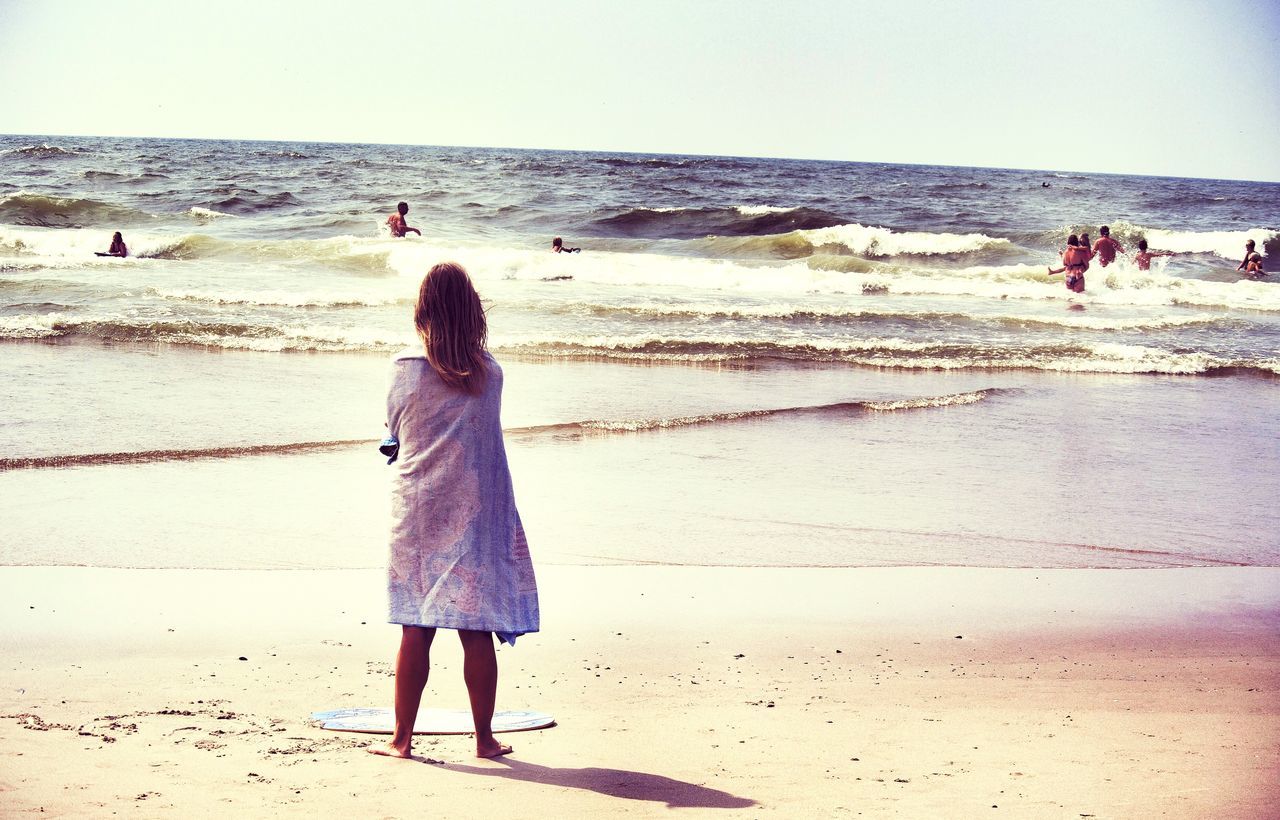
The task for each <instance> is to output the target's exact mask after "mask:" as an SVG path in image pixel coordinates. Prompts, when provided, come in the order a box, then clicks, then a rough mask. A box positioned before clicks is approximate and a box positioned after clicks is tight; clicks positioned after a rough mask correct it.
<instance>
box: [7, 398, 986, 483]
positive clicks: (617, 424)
mask: <svg viewBox="0 0 1280 820" xmlns="http://www.w3.org/2000/svg"><path fill="white" fill-rule="evenodd" d="M1000 392H1005V391H1004V390H1003V389H1002V388H987V389H983V390H972V391H969V392H965V393H952V394H948V395H944V396H923V397H918V398H905V399H897V400H891V401H883V400H881V401H847V402H835V403H833V404H817V405H806V406H801V407H782V408H777V409H759V410H741V411H734V412H726V413H706V414H703V415H696V416H676V417H668V418H642V419H587V420H584V421H571V422H561V423H554V424H538V425H530V426H527V427H509V428H506V429H505V430H504V432H505V433H506V434H507V435H508V436H510V437H513V438H525V439H527V438H538V437H542V436H552V437H555V438H564V437H566V436H572V437H582V436H588V435H608V434H611V433H644V432H650V431H655V430H673V429H677V428H681V427H695V426H703V425H710V424H723V423H729V422H737V421H750V420H755V419H765V418H772V417H778V416H798V415H842V416H849V415H856V414H860V413H892V412H897V411H902V410H927V409H933V408H940V407H953V406H959V405H965V404H974V403H976V402H980V401H982V400H983V399H985V398H987V397H988V396H991V395H994V394H996V393H1000ZM376 441H377V439H367V438H357V439H335V440H331V441H299V442H285V443H279V444H248V445H234V446H228V447H201V448H192V449H173V450H143V451H130V452H119V453H79V454H66V455H51V456H31V457H21V458H0V471H5V470H40V469H50V468H66V467H93V466H99V465H104V464H145V463H149V462H156V461H193V460H196V459H206V458H242V457H245V456H261V455H285V454H290V453H308V452H316V451H320V450H332V449H340V448H348V447H357V446H369V447H370V448H371V449H372V445H373V444H374V443H375V442H376Z"/></svg>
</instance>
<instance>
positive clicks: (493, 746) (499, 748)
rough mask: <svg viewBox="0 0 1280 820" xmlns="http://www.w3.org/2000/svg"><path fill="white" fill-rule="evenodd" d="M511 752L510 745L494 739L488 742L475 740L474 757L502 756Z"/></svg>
mask: <svg viewBox="0 0 1280 820" xmlns="http://www.w3.org/2000/svg"><path fill="white" fill-rule="evenodd" d="M509 754H511V747H510V746H508V745H507V744H505V743H499V742H498V741H496V740H490V741H489V742H488V743H481V742H480V741H476V757H502V756H503V755H509Z"/></svg>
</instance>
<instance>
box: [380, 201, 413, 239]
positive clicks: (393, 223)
mask: <svg viewBox="0 0 1280 820" xmlns="http://www.w3.org/2000/svg"><path fill="white" fill-rule="evenodd" d="M407 213H409V203H408V202H401V203H400V204H399V205H396V212H395V213H393V214H392V215H391V216H389V217H387V227H389V228H390V229H391V235H392V236H394V237H397V238H399V237H403V236H404V235H405V234H407V233H409V231H413V232H414V233H416V234H417V235H418V236H422V231H420V230H418V229H417V228H410V227H409V224H408V223H407V222H405V221H404V215H405V214H407Z"/></svg>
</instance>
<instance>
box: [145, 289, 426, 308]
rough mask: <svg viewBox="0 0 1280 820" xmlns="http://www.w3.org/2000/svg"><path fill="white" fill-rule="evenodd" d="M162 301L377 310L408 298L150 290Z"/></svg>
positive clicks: (338, 293)
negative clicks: (374, 308)
mask: <svg viewBox="0 0 1280 820" xmlns="http://www.w3.org/2000/svg"><path fill="white" fill-rule="evenodd" d="M149 292H150V293H151V294H152V295H154V296H158V297H160V298H162V299H177V300H183V301H192V302H208V303H210V304H214V305H256V306H262V307H294V308H313V307H378V306H381V305H394V304H396V303H399V302H404V301H406V299H408V298H409V295H408V294H406V293H391V294H383V295H374V294H370V293H369V292H368V289H364V290H359V291H357V290H347V291H334V290H331V289H324V290H320V291H312V292H307V293H298V292H293V291H286V290H238V289H237V290H230V289H227V290H212V289H207V288H204V289H202V288H169V287H156V288H150V289H149Z"/></svg>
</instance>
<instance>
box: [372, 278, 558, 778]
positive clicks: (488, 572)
mask: <svg viewBox="0 0 1280 820" xmlns="http://www.w3.org/2000/svg"><path fill="white" fill-rule="evenodd" d="M414 323H415V324H416V325H417V329H418V335H419V336H420V337H421V340H422V344H421V345H420V346H418V347H415V348H411V349H408V350H405V351H404V352H402V353H400V354H399V355H397V356H396V357H395V360H394V373H393V377H392V384H391V389H390V391H389V393H388V395H387V427H388V428H389V429H390V432H391V435H392V436H393V437H394V438H395V439H398V440H399V452H398V454H397V455H396V456H394V457H393V458H394V459H395V460H397V461H398V464H397V472H396V475H395V478H394V486H393V489H392V529H391V556H390V561H389V566H388V576H389V577H388V586H387V589H388V597H389V601H390V616H389V618H388V620H389V621H390V622H391V623H395V624H400V625H401V636H400V652H399V654H398V655H397V656H396V678H395V693H396V703H395V715H396V727H395V733H394V734H393V735H392V737H391V742H390V743H389V744H387V745H386V746H383V747H378V748H371V749H370V750H369V751H371V752H373V753H375V754H382V755H389V756H393V757H411V756H412V754H411V751H410V750H411V746H412V743H413V724H414V721H415V719H416V718H417V714H418V704H419V703H420V702H421V700H422V690H423V688H424V687H425V686H426V683H427V674H428V671H429V669H430V651H431V641H432V639H434V638H435V633H436V629H437V628H444V629H456V630H457V631H458V637H459V638H460V639H461V640H462V650H463V656H464V657H463V666H462V676H463V679H464V680H465V682H466V685H467V694H468V695H469V697H470V700H471V716H472V718H473V720H474V722H475V730H476V756H477V757H497V756H499V755H504V754H508V753H510V751H511V747H510V746H505V745H503V744H501V743H499V742H498V741H497V740H496V739H494V736H493V731H492V729H491V726H490V724H491V721H492V718H493V708H494V702H495V700H496V698H497V689H498V662H497V657H496V655H495V653H494V646H493V636H494V635H495V634H496V635H497V636H498V638H499V639H500V640H502V641H503V642H505V643H508V644H513V643H514V642H515V639H516V638H517V637H518V636H520V635H523V634H525V633H527V632H537V631H538V588H537V584H536V582H535V579H534V574H533V564H532V562H531V560H530V558H529V547H528V544H527V542H526V541H525V535H524V529H523V527H522V526H521V524H520V514H519V513H518V512H517V511H516V504H515V497H514V494H513V492H512V488H511V473H510V472H509V471H508V469H507V456H506V450H505V448H504V446H503V441H502V424H501V421H500V418H499V415H500V410H501V402H502V369H501V368H499V367H498V363H497V362H496V361H494V359H493V357H492V356H490V355H489V352H488V350H487V349H486V347H485V342H486V338H487V335H488V331H487V326H486V322H485V315H484V308H483V307H482V306H481V304H480V296H479V295H478V294H477V293H476V290H475V287H473V286H472V284H471V279H470V277H468V276H467V273H466V271H465V270H463V269H462V267H461V266H459V265H457V264H455V263H452V262H445V263H442V264H439V265H436V266H435V267H433V268H432V269H431V270H430V272H428V273H427V276H426V278H425V279H423V280H422V287H421V288H420V290H419V293H418V304H417V308H416V310H415V313H414Z"/></svg>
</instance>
